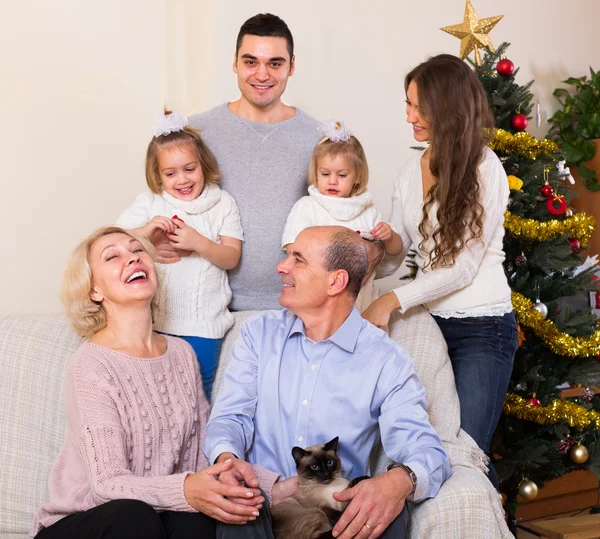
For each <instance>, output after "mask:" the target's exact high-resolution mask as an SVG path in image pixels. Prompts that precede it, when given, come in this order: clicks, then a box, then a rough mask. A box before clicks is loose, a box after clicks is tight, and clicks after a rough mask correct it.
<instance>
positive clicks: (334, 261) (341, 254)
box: [302, 226, 369, 299]
mask: <svg viewBox="0 0 600 539" xmlns="http://www.w3.org/2000/svg"><path fill="white" fill-rule="evenodd" d="M302 234H308V235H310V239H311V241H315V242H318V243H319V244H320V245H319V246H320V247H321V249H320V250H321V252H322V253H323V255H322V256H323V262H322V263H323V268H324V269H325V271H329V272H331V271H337V270H344V271H345V272H346V273H347V274H348V287H347V288H348V293H349V294H350V296H351V297H352V298H353V299H356V297H357V296H358V293H359V292H360V287H361V285H362V281H363V279H364V278H365V275H366V274H367V271H368V270H369V260H368V258H367V249H366V246H365V244H364V242H363V240H362V238H361V237H360V236H359V235H358V234H357V233H356V232H354V231H352V230H350V229H349V228H346V227H343V226H315V227H311V228H308V229H306V230H304V231H303V232H302Z"/></svg>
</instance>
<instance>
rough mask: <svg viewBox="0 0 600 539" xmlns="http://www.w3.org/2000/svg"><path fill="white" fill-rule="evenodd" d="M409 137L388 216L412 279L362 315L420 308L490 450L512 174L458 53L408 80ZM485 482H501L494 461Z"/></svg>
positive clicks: (505, 372)
mask: <svg viewBox="0 0 600 539" xmlns="http://www.w3.org/2000/svg"><path fill="white" fill-rule="evenodd" d="M404 85H405V90H406V115H407V121H408V123H410V124H412V126H413V134H414V138H415V139H416V140H417V141H418V142H423V143H424V142H428V143H429V144H428V146H427V147H426V149H425V150H424V151H420V152H419V154H418V155H415V156H414V157H413V158H412V159H411V160H410V161H409V162H408V163H407V164H406V166H405V167H404V168H403V170H402V172H401V174H400V177H399V178H398V179H397V181H396V183H395V185H394V194H393V200H392V219H391V222H392V223H393V224H394V225H395V226H396V229H397V230H398V232H399V234H400V236H401V238H402V242H403V249H402V255H401V257H403V256H404V255H405V254H406V253H407V251H408V250H409V248H411V247H412V248H413V249H415V250H416V252H417V254H416V258H415V261H416V263H417V266H418V271H417V274H416V278H415V279H414V280H413V281H412V282H410V283H409V284H407V285H405V286H402V287H400V288H397V289H395V290H393V291H391V292H389V293H387V294H385V295H383V296H382V297H381V298H379V299H378V300H377V301H375V302H374V303H373V304H372V305H371V306H370V307H369V308H368V309H367V310H366V311H365V312H364V313H363V316H364V317H365V318H366V319H367V320H370V321H371V322H373V323H374V324H375V325H377V326H380V327H382V328H387V326H388V324H389V319H390V315H391V313H392V312H393V311H394V310H399V311H400V312H405V311H407V310H408V309H410V308H411V307H413V306H415V305H424V306H425V307H426V308H427V309H428V310H429V311H430V313H431V314H432V315H433V317H434V319H435V321H436V322H437V323H438V325H439V327H440V329H441V331H442V333H443V335H444V338H445V339H446V342H447V344H448V353H449V355H450V359H451V361H452V366H453V369H454V376H455V379H456V388H457V391H458V396H459V399H460V403H461V423H462V428H463V429H464V430H465V431H466V432H468V433H469V434H470V435H471V437H472V438H473V439H474V440H475V441H476V442H477V444H478V445H479V447H481V449H483V450H484V451H485V452H486V453H487V452H488V451H489V448H490V443H491V439H492V435H493V433H494V430H495V428H496V425H497V423H498V420H499V418H500V413H501V411H502V404H503V402H504V397H505V394H506V389H507V387H508V382H509V380H510V374H511V371H512V364H513V359H514V354H515V351H516V349H517V330H516V321H515V317H514V315H513V312H512V305H511V301H510V288H509V286H508V282H507V279H506V276H505V274H504V269H503V267H502V262H503V261H504V252H503V250H502V241H503V238H504V227H503V223H504V212H505V211H506V207H507V204H508V195H509V189H508V181H507V178H506V173H505V172H504V169H503V168H502V164H501V162H500V160H499V159H498V157H497V156H496V155H495V154H494V152H493V151H492V150H490V149H489V148H488V147H487V142H488V141H489V137H491V136H492V134H493V117H492V114H491V112H490V110H489V106H488V101H487V96H486V94H485V91H484V89H483V88H482V86H481V84H480V82H479V81H478V79H477V77H476V75H475V73H474V72H473V71H472V70H471V69H470V68H469V67H468V66H467V65H466V64H465V62H463V61H462V60H459V59H458V58H457V57H455V56H451V55H448V54H441V55H439V56H434V57H432V58H430V59H429V60H427V61H426V62H424V63H422V64H420V65H418V66H417V67H416V68H414V69H413V70H412V71H411V72H410V73H409V74H408V75H407V76H406V79H405V83H404ZM490 479H491V480H492V482H493V483H494V484H495V485H497V478H496V475H495V472H494V470H493V468H490Z"/></svg>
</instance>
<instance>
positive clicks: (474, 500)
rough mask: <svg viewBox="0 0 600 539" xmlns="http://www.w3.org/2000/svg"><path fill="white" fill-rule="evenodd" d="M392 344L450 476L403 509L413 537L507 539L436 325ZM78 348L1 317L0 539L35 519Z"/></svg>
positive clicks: (426, 320)
mask: <svg viewBox="0 0 600 539" xmlns="http://www.w3.org/2000/svg"><path fill="white" fill-rule="evenodd" d="M249 314H250V313H236V315H235V319H236V322H235V326H234V327H233V328H232V330H231V331H230V332H229V333H228V335H227V337H226V339H225V341H224V344H223V349H222V352H221V364H220V367H219V372H218V373H217V380H216V384H217V385H216V388H217V390H218V385H219V383H220V378H221V376H222V369H223V368H224V367H225V365H226V363H227V360H228V358H229V352H230V350H231V345H232V343H233V341H234V340H235V338H236V337H237V335H238V333H239V329H240V324H241V323H242V322H243V321H244V319H246V318H247V317H248V316H249ZM392 336H393V337H394V338H395V339H396V340H397V341H398V342H399V343H400V344H402V345H403V346H404V347H405V348H406V349H407V350H408V351H409V352H410V353H411V354H412V356H413V358H414V360H415V367H416V370H417V373H418V374H419V376H420V378H421V380H422V382H423V384H424V385H425V387H426V389H427V394H428V403H429V413H430V417H431V422H432V424H433V426H434V427H435V428H436V430H437V431H438V433H439V434H440V437H441V439H442V441H443V443H444V447H445V449H446V451H447V452H448V454H449V456H450V462H451V464H452V468H453V475H452V477H451V478H450V479H449V480H448V481H447V482H446V483H445V484H444V485H443V486H442V488H441V490H440V492H439V494H438V496H437V497H436V498H434V499H431V500H427V501H425V502H424V503H421V504H419V505H415V506H412V507H411V537H412V538H415V539H416V538H419V539H437V538H439V539H452V538H456V539H496V538H501V539H503V538H506V539H509V538H512V535H511V534H510V532H509V531H508V528H507V527H506V525H505V523H504V518H503V510H502V507H501V505H500V501H499V498H498V495H497V494H496V492H495V490H494V489H493V488H492V486H491V484H490V483H489V481H488V480H487V478H486V477H485V476H484V473H483V472H482V469H484V468H485V466H484V458H483V455H482V453H481V451H480V450H479V449H478V448H477V447H476V446H475V444H474V442H473V440H472V439H471V438H470V437H469V436H468V435H467V434H466V433H464V432H463V431H462V430H460V428H459V405H458V398H457V395H456V389H455V387H454V379H453V376H452V370H451V366H450V362H449V359H448V356H447V351H446V346H445V343H444V340H443V338H442V337H441V334H440V332H439V330H438V328H437V325H436V324H435V322H434V321H433V319H432V318H431V317H430V316H429V314H428V313H427V312H425V311H423V310H418V309H417V310H415V309H413V310H412V311H411V313H410V316H406V315H404V316H402V317H399V319H396V320H395V321H394V323H393V325H392ZM79 342H80V341H79V339H78V338H77V336H75V335H74V333H73V332H72V331H71V330H70V328H69V327H68V325H67V323H66V320H65V318H64V317H63V316H61V315H36V316H5V317H0V539H16V538H22V537H26V536H27V533H28V530H29V526H30V524H31V520H32V515H33V512H34V511H35V509H36V508H37V507H38V506H39V505H40V504H41V503H42V502H43V501H44V500H45V499H46V496H47V478H48V473H49V471H50V468H51V466H52V464H53V463H54V459H55V457H56V455H57V453H58V451H59V449H60V446H61V444H62V440H63V436H64V431H65V422H64V414H63V401H62V396H61V393H62V391H61V388H62V383H63V377H64V373H65V367H66V364H67V361H68V360H69V358H70V357H71V356H72V354H73V352H74V351H75V349H76V348H77V346H78V344H79ZM214 393H216V391H215V392H214ZM385 465H386V459H385V457H384V456H383V455H382V454H381V452H379V453H378V454H376V455H374V469H375V470H381V469H382V468H383V467H384V466H385Z"/></svg>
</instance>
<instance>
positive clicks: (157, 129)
mask: <svg viewBox="0 0 600 539" xmlns="http://www.w3.org/2000/svg"><path fill="white" fill-rule="evenodd" d="M187 124H188V119H187V118H186V117H185V116H181V114H177V113H176V112H171V113H170V114H166V115H165V114H161V116H160V118H159V119H158V120H157V121H156V123H155V124H154V136H155V137H162V136H163V135H168V134H170V133H175V132H176V131H183V128H184V127H185V126H186V125H187Z"/></svg>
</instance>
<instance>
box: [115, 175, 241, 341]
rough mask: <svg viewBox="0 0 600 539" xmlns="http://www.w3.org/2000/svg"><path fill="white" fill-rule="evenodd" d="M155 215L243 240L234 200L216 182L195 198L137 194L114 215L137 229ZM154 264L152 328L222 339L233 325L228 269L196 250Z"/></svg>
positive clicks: (211, 237)
mask: <svg viewBox="0 0 600 539" xmlns="http://www.w3.org/2000/svg"><path fill="white" fill-rule="evenodd" d="M157 215H162V216H164V217H173V216H174V215H177V216H178V217H179V218H180V219H182V220H183V221H184V223H185V224H186V225H188V226H190V227H192V228H193V229H194V230H196V231H197V232H199V233H200V234H202V235H203V236H205V237H207V238H208V239H209V240H212V241H214V242H217V243H219V242H220V239H221V237H229V238H236V239H239V240H242V241H243V240H244V235H243V232H242V225H241V223H240V214H239V211H238V207H237V204H236V203H235V200H234V199H233V197H232V196H231V195H230V194H229V193H227V192H226V191H223V190H221V189H220V188H219V187H218V186H216V185H207V186H206V187H205V188H204V189H203V191H202V193H201V194H200V196H199V197H198V198H196V199H195V200H179V199H178V198H175V197H173V196H171V195H169V194H168V193H165V192H164V191H163V193H161V194H160V195H156V194H154V193H150V192H145V193H142V194H141V195H139V196H138V197H137V198H136V200H135V202H134V203H133V204H132V206H131V207H130V208H128V209H127V210H125V211H124V212H123V213H122V214H121V216H120V217H119V218H118V219H117V225H118V226H122V227H123V228H138V227H141V226H144V225H145V224H146V223H148V221H150V220H151V219H152V218H153V217H155V216H157ZM156 268H157V271H158V273H159V276H160V286H159V290H158V292H157V300H158V309H157V312H156V313H155V321H154V328H155V329H156V330H157V331H162V332H164V333H171V334H173V335H181V336H194V337H206V338H208V339H220V338H222V337H223V335H225V333H226V331H227V330H228V329H229V328H230V327H231V326H232V325H233V316H232V315H231V313H230V312H229V311H228V309H227V305H228V304H229V302H230V301H231V289H230V287H229V281H228V279H227V272H226V271H225V270H224V269H221V268H219V267H217V266H215V265H214V264H212V263H211V262H209V261H208V260H206V259H205V258H204V257H202V256H200V255H198V254H195V253H194V254H192V255H191V256H189V257H184V258H182V259H181V260H180V261H179V262H176V263H174V264H156Z"/></svg>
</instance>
